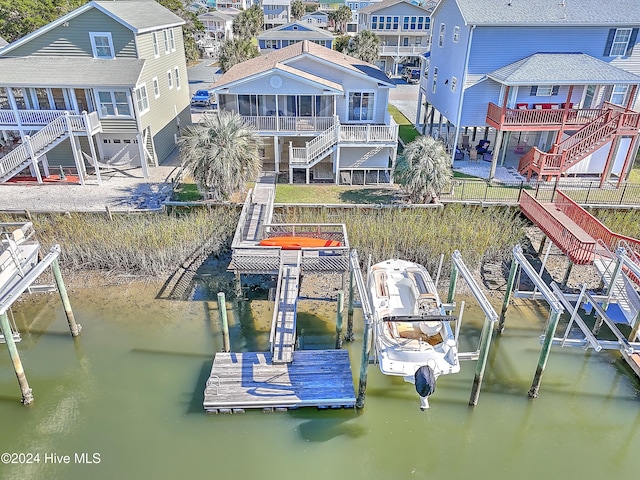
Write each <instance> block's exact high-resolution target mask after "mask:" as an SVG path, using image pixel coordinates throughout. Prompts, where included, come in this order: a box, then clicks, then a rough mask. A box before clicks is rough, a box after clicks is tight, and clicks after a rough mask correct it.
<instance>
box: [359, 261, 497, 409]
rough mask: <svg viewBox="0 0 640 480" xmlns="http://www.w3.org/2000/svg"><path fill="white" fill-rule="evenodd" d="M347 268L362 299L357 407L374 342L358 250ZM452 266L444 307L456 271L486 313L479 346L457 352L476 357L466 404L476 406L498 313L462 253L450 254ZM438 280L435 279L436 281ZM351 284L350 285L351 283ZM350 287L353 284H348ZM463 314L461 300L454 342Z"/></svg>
mask: <svg viewBox="0 0 640 480" xmlns="http://www.w3.org/2000/svg"><path fill="white" fill-rule="evenodd" d="M443 258H444V256H441V257H440V265H439V266H438V275H436V278H439V276H440V270H441V268H442V260H443ZM349 261H350V268H351V274H352V278H353V280H354V282H353V283H355V286H356V288H357V289H358V294H359V296H360V300H361V306H362V314H363V318H364V335H363V338H362V359H361V363H360V379H359V382H358V395H357V399H356V407H357V408H363V407H364V399H365V392H366V389H367V368H368V366H369V356H370V353H371V346H372V344H373V343H374V342H373V330H374V328H373V327H374V325H373V309H372V307H371V304H370V298H369V294H368V291H367V288H366V284H365V282H364V279H363V277H362V272H361V270H360V264H359V262H358V253H357V252H356V250H352V251H351V255H350V257H349ZM452 263H453V265H452V269H451V276H450V281H449V293H448V298H447V303H446V304H444V305H443V306H444V308H445V310H447V311H448V312H449V313H451V311H452V310H453V308H454V307H455V304H454V303H453V302H454V296H455V291H456V284H457V281H458V274H460V275H461V276H462V278H463V279H464V280H465V281H466V282H467V285H468V286H469V288H470V290H471V292H472V294H473V296H474V297H475V299H476V300H477V301H478V304H479V305H480V308H482V310H483V311H484V313H485V322H484V326H483V328H482V334H481V336H480V342H479V345H478V349H477V350H475V351H473V352H459V353H458V359H459V360H460V361H465V360H477V361H478V363H477V365H476V373H475V376H474V380H473V387H472V389H471V397H470V399H469V405H477V404H478V397H479V396H480V387H481V386H482V380H483V378H484V371H485V368H486V365H487V359H488V356H489V355H488V354H489V347H490V345H491V337H492V329H493V325H495V323H496V322H497V321H498V314H497V313H496V311H495V310H494V309H493V307H492V306H491V303H489V300H488V299H487V297H486V296H485V295H484V293H483V292H482V290H481V289H480V287H479V285H478V284H477V282H476V281H475V279H474V278H473V276H472V275H471V273H470V272H469V269H468V268H467V266H466V265H465V263H464V261H463V260H462V255H461V254H460V252H459V251H458V250H456V251H455V252H454V253H453V255H452ZM436 281H437V280H436ZM353 283H352V285H353ZM351 288H353V286H352V287H351ZM463 313H464V302H462V303H461V305H460V314H459V316H458V319H457V321H456V331H455V338H456V341H457V340H458V338H459V334H460V325H461V324H462V316H463Z"/></svg>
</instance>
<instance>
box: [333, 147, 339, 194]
mask: <svg viewBox="0 0 640 480" xmlns="http://www.w3.org/2000/svg"><path fill="white" fill-rule="evenodd" d="M334 155H335V157H334V158H335V169H336V185H340V146H336V151H335V154H334Z"/></svg>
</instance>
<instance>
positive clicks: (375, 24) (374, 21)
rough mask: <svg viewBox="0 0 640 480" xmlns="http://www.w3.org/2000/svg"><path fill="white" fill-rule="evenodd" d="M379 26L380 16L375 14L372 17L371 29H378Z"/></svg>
mask: <svg viewBox="0 0 640 480" xmlns="http://www.w3.org/2000/svg"><path fill="white" fill-rule="evenodd" d="M377 28H378V17H377V15H373V16H372V17H371V30H377Z"/></svg>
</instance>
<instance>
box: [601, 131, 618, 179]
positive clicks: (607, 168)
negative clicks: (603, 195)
mask: <svg viewBox="0 0 640 480" xmlns="http://www.w3.org/2000/svg"><path fill="white" fill-rule="evenodd" d="M619 149H620V135H616V136H615V138H614V139H613V140H611V148H610V149H609V154H608V155H607V161H606V162H605V164H604V169H603V170H602V174H601V175H600V188H602V187H603V186H604V184H605V183H606V181H607V180H609V175H611V169H612V168H613V160H614V158H615V157H616V154H617V153H618V150H619Z"/></svg>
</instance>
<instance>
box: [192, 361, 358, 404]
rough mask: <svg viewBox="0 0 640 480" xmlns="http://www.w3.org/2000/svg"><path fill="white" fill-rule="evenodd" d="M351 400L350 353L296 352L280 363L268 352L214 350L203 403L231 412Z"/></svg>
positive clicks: (346, 402)
mask: <svg viewBox="0 0 640 480" xmlns="http://www.w3.org/2000/svg"><path fill="white" fill-rule="evenodd" d="M355 403H356V398H355V392H354V388H353V378H352V374H351V363H350V361H349V352H348V351H346V350H298V351H295V352H293V361H292V362H291V363H284V364H283V363H280V364H278V363H275V364H274V363H273V362H272V358H271V354H270V353H268V352H246V353H217V354H216V356H215V358H214V360H213V366H212V368H211V375H210V376H209V380H208V381H207V386H206V388H205V391H204V402H203V406H204V408H205V410H206V411H207V412H209V413H234V412H243V411H244V410H245V409H261V410H263V411H268V412H271V411H274V410H276V411H280V410H288V409H295V408H299V407H319V408H353V407H354V406H355Z"/></svg>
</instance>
